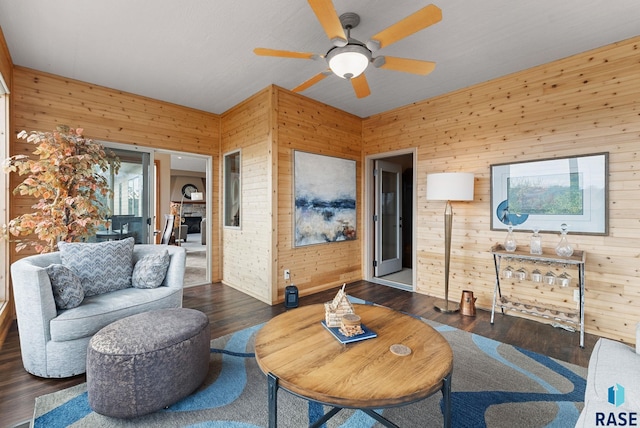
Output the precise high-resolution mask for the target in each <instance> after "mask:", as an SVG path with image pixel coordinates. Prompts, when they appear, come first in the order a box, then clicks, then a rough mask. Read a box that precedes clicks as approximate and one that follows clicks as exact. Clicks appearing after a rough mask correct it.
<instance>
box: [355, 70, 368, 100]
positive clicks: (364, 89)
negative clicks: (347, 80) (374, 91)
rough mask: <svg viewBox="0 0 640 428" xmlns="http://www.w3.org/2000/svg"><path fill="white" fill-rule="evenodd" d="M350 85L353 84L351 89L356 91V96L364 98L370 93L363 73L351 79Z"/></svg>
mask: <svg viewBox="0 0 640 428" xmlns="http://www.w3.org/2000/svg"><path fill="white" fill-rule="evenodd" d="M351 85H352V86H353V90H354V91H356V97H358V98H364V97H368V96H369V95H371V89H369V82H367V78H366V77H365V76H364V73H362V74H361V75H360V76H358V77H354V78H353V79H351Z"/></svg>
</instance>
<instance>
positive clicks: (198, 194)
mask: <svg viewBox="0 0 640 428" xmlns="http://www.w3.org/2000/svg"><path fill="white" fill-rule="evenodd" d="M190 196H191V202H193V201H201V200H203V199H204V195H203V193H202V192H191V195H190ZM183 205H184V195H182V199H181V200H180V221H179V222H178V239H177V244H178V245H179V246H181V245H182V223H183V222H184V219H183V218H182V206H183Z"/></svg>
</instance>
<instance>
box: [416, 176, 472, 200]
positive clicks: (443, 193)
mask: <svg viewBox="0 0 640 428" xmlns="http://www.w3.org/2000/svg"><path fill="white" fill-rule="evenodd" d="M473 183H474V178H473V173H471V172H441V173H435V174H427V200H429V201H473Z"/></svg>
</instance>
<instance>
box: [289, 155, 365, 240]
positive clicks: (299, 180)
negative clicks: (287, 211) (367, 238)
mask: <svg viewBox="0 0 640 428" xmlns="http://www.w3.org/2000/svg"><path fill="white" fill-rule="evenodd" d="M294 198H295V228H294V229H295V230H294V232H295V246H296V247H299V246H304V245H312V244H320V243H326V242H338V241H348V240H353V239H356V162H355V161H354V160H349V159H341V158H336V157H332V156H325V155H318V154H313V153H306V152H300V151H296V152H294Z"/></svg>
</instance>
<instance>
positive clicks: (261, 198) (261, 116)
mask: <svg viewBox="0 0 640 428" xmlns="http://www.w3.org/2000/svg"><path fill="white" fill-rule="evenodd" d="M271 100H272V94H271V90H270V89H269V88H267V89H265V90H263V91H261V92H259V93H257V94H256V95H254V96H252V97H251V98H249V99H247V100H245V101H244V102H242V103H240V104H238V105H237V106H235V107H233V108H232V109H231V110H229V111H227V112H225V113H224V114H223V115H222V132H221V156H224V154H226V153H228V152H231V151H234V150H237V149H240V151H241V152H240V153H241V164H240V177H241V178H240V183H241V211H240V228H226V227H224V225H223V224H222V223H220V224H221V227H222V248H223V263H222V281H223V282H224V283H225V284H227V285H229V286H231V287H233V288H236V289H238V290H241V291H243V292H245V293H247V294H249V295H250V296H253V297H255V298H257V299H260V300H262V301H263V302H266V303H272V282H273V281H272V277H271V271H272V269H271V258H272V255H273V253H272V242H273V240H274V237H273V227H272V221H273V219H272V199H271V188H272V184H271V183H272V177H271V157H272V147H271V145H272V142H271V126H270V117H271V110H272V101H271ZM221 159H222V162H224V160H223V158H221ZM223 180H224V178H223V177H222V175H221V176H220V180H219V182H220V185H221V186H223V185H224V181H223ZM220 195H222V198H224V196H223V195H224V193H223V191H222V187H220ZM221 201H222V199H221ZM220 205H221V206H222V205H223V204H222V203H221V204H220ZM222 217H223V218H224V216H222Z"/></svg>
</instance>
